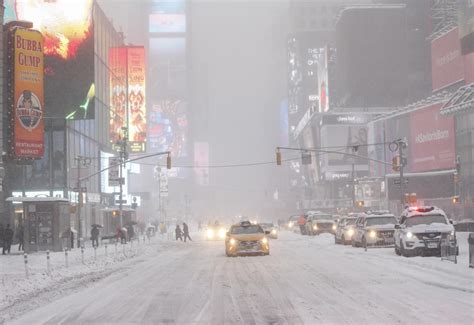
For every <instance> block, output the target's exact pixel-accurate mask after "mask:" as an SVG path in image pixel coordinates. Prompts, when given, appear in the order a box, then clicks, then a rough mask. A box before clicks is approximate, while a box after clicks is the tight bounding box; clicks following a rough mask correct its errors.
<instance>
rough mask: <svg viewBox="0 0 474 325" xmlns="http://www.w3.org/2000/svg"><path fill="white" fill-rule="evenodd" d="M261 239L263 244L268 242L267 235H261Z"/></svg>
mask: <svg viewBox="0 0 474 325" xmlns="http://www.w3.org/2000/svg"><path fill="white" fill-rule="evenodd" d="M261 241H262V244H265V245H266V244H268V239H267V237H263V238H262V240H261Z"/></svg>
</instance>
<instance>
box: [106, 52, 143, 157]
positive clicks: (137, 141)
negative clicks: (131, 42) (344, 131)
mask: <svg viewBox="0 0 474 325" xmlns="http://www.w3.org/2000/svg"><path fill="white" fill-rule="evenodd" d="M108 60H109V68H110V74H109V82H110V106H111V107H110V110H111V114H110V122H109V135H110V141H111V143H112V144H116V143H117V141H118V140H119V139H120V137H121V135H122V132H123V131H122V128H123V127H128V140H129V150H130V152H133V153H139V152H145V151H146V134H147V130H146V128H147V118H146V113H147V112H146V97H145V88H146V81H145V76H146V71H145V48H144V47H143V46H137V47H118V48H111V49H110V50H109V58H108Z"/></svg>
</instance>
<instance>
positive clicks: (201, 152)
mask: <svg viewBox="0 0 474 325" xmlns="http://www.w3.org/2000/svg"><path fill="white" fill-rule="evenodd" d="M208 165H209V144H208V143H207V142H194V179H195V182H196V184H198V185H201V186H206V185H209V167H208Z"/></svg>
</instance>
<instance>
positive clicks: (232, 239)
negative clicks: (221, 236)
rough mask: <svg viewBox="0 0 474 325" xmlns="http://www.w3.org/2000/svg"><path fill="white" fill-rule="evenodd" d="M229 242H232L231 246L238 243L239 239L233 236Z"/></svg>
mask: <svg viewBox="0 0 474 325" xmlns="http://www.w3.org/2000/svg"><path fill="white" fill-rule="evenodd" d="M229 243H230V245H231V246H234V245H235V244H236V243H237V241H236V240H235V239H234V238H231V239H230V240H229Z"/></svg>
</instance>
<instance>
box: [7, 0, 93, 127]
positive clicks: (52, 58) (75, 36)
mask: <svg viewBox="0 0 474 325" xmlns="http://www.w3.org/2000/svg"><path fill="white" fill-rule="evenodd" d="M92 6H93V0H83V1H69V0H55V1H44V0H17V1H15V3H14V8H15V15H16V19H18V20H25V21H31V22H32V23H33V26H34V27H35V28H36V29H38V30H39V31H40V32H41V33H42V34H43V36H44V54H45V104H46V105H47V107H48V109H47V110H46V117H52V118H67V119H93V118H94V114H95V112H94V111H95V109H94V95H95V88H94V30H93V21H92Z"/></svg>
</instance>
